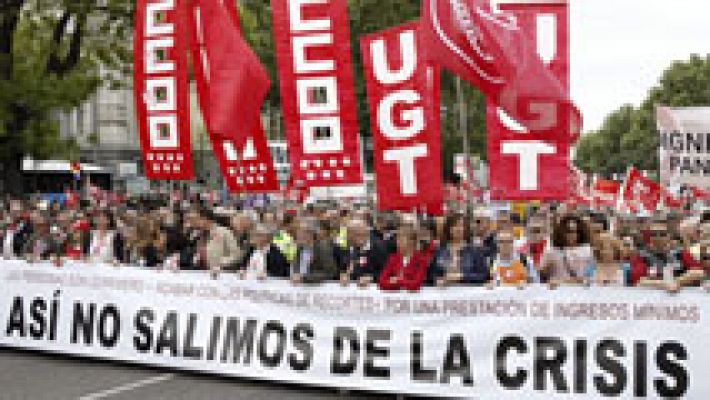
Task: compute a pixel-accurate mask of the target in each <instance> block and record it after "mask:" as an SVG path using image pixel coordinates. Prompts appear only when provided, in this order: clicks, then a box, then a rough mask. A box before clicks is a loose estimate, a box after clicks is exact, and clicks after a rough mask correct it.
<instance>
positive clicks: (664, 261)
mask: <svg viewBox="0 0 710 400" xmlns="http://www.w3.org/2000/svg"><path fill="white" fill-rule="evenodd" d="M649 233H650V242H649V245H648V248H647V249H646V251H644V252H643V253H642V254H641V256H642V257H643V258H644V260H645V262H646V265H648V274H647V275H646V276H645V277H643V278H641V280H640V282H639V285H641V286H646V287H653V288H659V289H665V290H667V291H669V292H677V291H678V290H680V289H681V288H683V287H685V286H691V285H693V284H695V283H697V282H698V279H699V276H700V274H699V272H693V273H690V274H688V272H690V271H693V270H695V271H702V266H701V264H700V263H699V262H698V261H697V260H695V259H694V258H693V256H692V255H690V253H689V252H688V251H687V250H686V249H683V248H679V247H677V246H674V245H673V242H672V240H671V232H670V230H669V226H668V221H667V220H666V219H663V218H656V219H654V220H653V221H652V222H651V224H650V225H649Z"/></svg>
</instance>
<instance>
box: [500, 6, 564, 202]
mask: <svg viewBox="0 0 710 400" xmlns="http://www.w3.org/2000/svg"><path fill="white" fill-rule="evenodd" d="M509 1H510V0H509ZM500 9H501V10H502V11H504V12H507V13H509V14H510V15H513V16H514V17H515V20H516V21H517V25H518V29H519V32H520V39H521V40H522V43H524V44H525V47H526V48H528V49H533V50H535V54H533V55H530V56H529V57H530V58H535V59H536V61H537V64H540V62H541V63H542V64H541V65H542V66H543V67H544V68H545V69H547V70H548V71H543V70H540V71H538V72H533V71H531V70H525V69H523V70H522V71H521V72H520V73H521V74H524V76H526V77H527V79H528V80H530V81H537V80H538V79H539V77H540V74H543V73H544V74H545V75H550V74H551V76H552V77H553V78H554V79H556V80H557V81H558V82H559V83H560V85H561V86H562V88H563V90H564V93H565V96H569V88H570V85H569V80H570V74H569V59H570V46H569V7H568V4H567V2H566V1H560V0H542V1H536V2H534V3H533V2H530V1H523V2H520V1H514V2H506V1H503V2H501V3H500ZM540 90H541V92H540V93H543V92H542V90H543V89H542V88H540ZM487 108H488V110H487V127H488V154H489V160H490V166H491V168H490V171H491V172H490V185H491V197H492V198H493V199H496V200H529V199H545V200H565V199H567V198H568V197H569V195H570V189H571V188H570V186H569V185H567V182H568V181H569V179H567V176H568V175H567V174H568V173H569V164H570V160H569V149H570V146H571V144H572V143H573V141H575V140H576V137H575V135H576V134H577V133H575V132H570V130H569V124H568V123H566V122H564V123H556V124H553V125H550V127H551V128H552V129H543V130H535V129H529V128H527V127H525V126H522V125H521V124H519V123H517V122H516V121H514V120H513V119H511V118H510V117H509V116H508V114H507V113H506V112H505V110H504V109H503V107H501V106H500V105H499V104H497V103H496V102H495V101H494V100H489V101H488V106H487ZM549 112H550V114H552V113H554V108H550V109H549ZM545 115H546V113H545V112H541V113H540V114H539V116H540V117H541V118H546V117H545ZM568 117H569V115H566V114H562V115H559V116H557V117H556V118H557V119H560V120H563V121H565V120H567V119H568ZM554 119H555V118H550V120H551V121H552V120H554Z"/></svg>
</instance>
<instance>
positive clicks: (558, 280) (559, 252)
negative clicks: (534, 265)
mask: <svg viewBox="0 0 710 400" xmlns="http://www.w3.org/2000/svg"><path fill="white" fill-rule="evenodd" d="M593 270H594V255H593V253H592V248H591V246H590V240H589V230H588V228H587V225H586V224H585V223H584V221H583V220H582V219H581V218H580V217H578V216H577V215H574V214H567V215H564V216H562V217H561V218H560V219H559V221H558V222H557V224H556V225H555V227H554V229H553V232H552V247H551V248H550V249H549V250H548V251H546V252H545V254H544V255H543V260H542V263H541V268H540V270H539V272H540V275H541V277H542V279H543V280H544V279H546V280H547V282H548V283H550V286H551V287H552V288H554V287H556V286H558V285H560V284H577V285H579V284H585V283H587V282H589V280H590V278H591V276H592V273H593Z"/></svg>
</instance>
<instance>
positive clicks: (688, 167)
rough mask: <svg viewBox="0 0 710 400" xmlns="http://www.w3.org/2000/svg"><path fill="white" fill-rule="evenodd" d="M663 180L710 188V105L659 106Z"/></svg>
mask: <svg viewBox="0 0 710 400" xmlns="http://www.w3.org/2000/svg"><path fill="white" fill-rule="evenodd" d="M656 119H657V125H658V130H659V132H660V135H661V136H660V147H659V152H660V154H659V157H660V158H659V160H660V170H661V183H662V184H663V185H664V186H665V187H670V188H672V189H678V188H680V186H681V185H691V186H695V187H698V188H700V189H710V107H687V108H669V107H657V108H656Z"/></svg>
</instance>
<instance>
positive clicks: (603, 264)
mask: <svg viewBox="0 0 710 400" xmlns="http://www.w3.org/2000/svg"><path fill="white" fill-rule="evenodd" d="M594 258H595V261H596V263H595V265H594V270H593V271H592V273H591V276H590V284H592V285H595V286H625V285H626V284H627V282H626V280H627V276H629V274H630V271H629V270H628V269H627V270H625V269H624V268H630V265H628V264H626V265H625V264H624V263H623V262H622V261H623V258H622V251H621V244H620V243H619V241H618V240H616V238H614V237H613V236H612V235H611V234H609V233H606V232H603V231H602V232H600V233H599V234H598V236H597V238H596V241H595V245H594Z"/></svg>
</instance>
